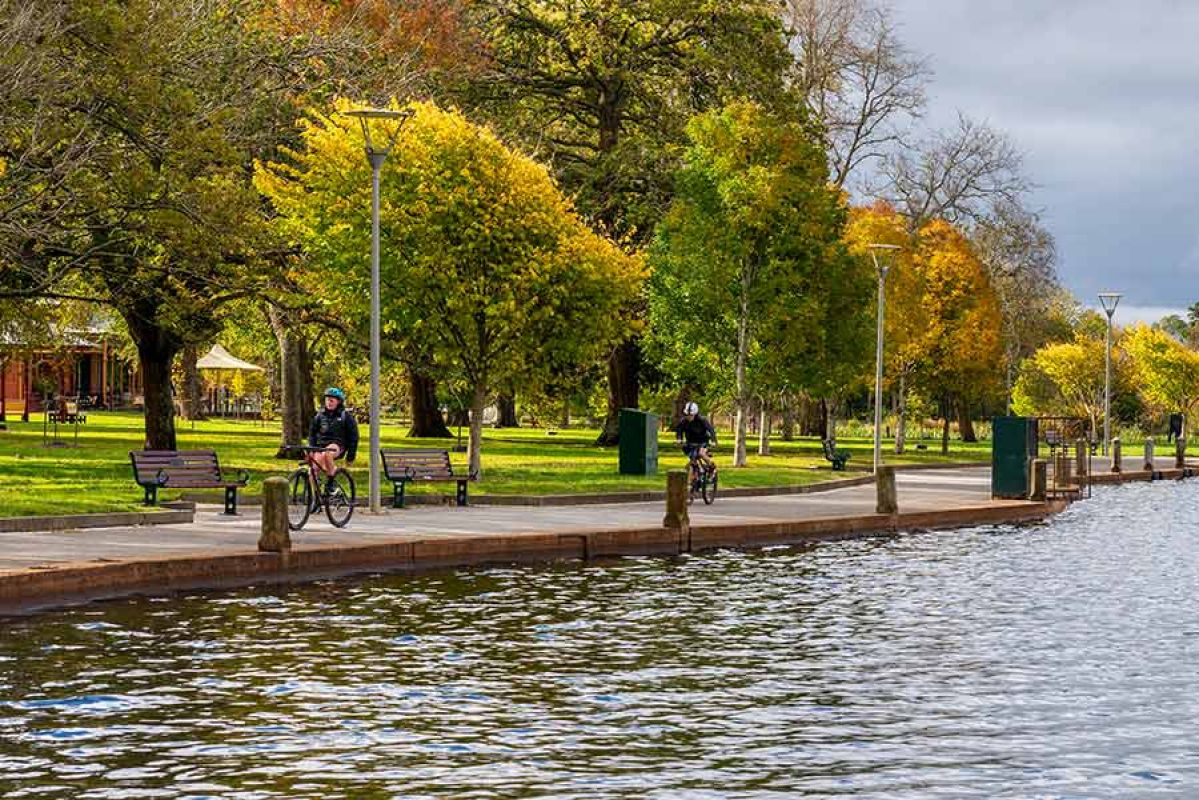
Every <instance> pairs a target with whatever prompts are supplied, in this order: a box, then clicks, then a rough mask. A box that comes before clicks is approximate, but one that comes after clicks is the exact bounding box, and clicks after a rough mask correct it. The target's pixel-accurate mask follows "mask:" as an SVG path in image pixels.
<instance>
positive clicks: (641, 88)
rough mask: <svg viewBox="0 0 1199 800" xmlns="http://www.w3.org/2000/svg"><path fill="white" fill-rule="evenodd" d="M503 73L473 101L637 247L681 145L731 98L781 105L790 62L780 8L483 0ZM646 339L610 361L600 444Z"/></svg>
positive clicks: (494, 60) (629, 399)
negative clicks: (690, 122)
mask: <svg viewBox="0 0 1199 800" xmlns="http://www.w3.org/2000/svg"><path fill="white" fill-rule="evenodd" d="M474 8H475V12H476V13H475V17H474V19H475V20H476V24H477V25H478V26H479V29H480V30H481V31H482V33H483V36H484V39H485V41H486V45H487V55H488V57H489V58H490V64H491V68H490V69H489V70H488V71H486V72H485V73H484V74H483V76H482V78H481V80H479V81H476V82H474V83H473V84H472V85H471V89H470V92H469V94H468V95H467V98H466V99H467V102H468V103H469V104H471V105H472V106H474V107H477V108H479V109H481V110H485V111H487V112H488V113H489V114H490V116H491V117H492V119H493V120H495V122H496V124H497V125H499V126H501V129H502V130H503V131H506V132H509V133H512V134H514V135H516V136H517V137H519V139H520V141H522V142H524V143H525V145H526V146H527V147H528V148H530V150H531V152H533V153H534V155H537V156H539V157H544V158H545V159H546V160H547V161H549V163H551V164H552V165H553V168H554V170H555V173H556V174H557V176H558V178H559V180H560V181H561V182H562V185H563V188H564V189H565V190H566V191H568V192H569V193H571V195H572V196H574V197H575V198H576V203H577V205H578V208H579V211H580V213H581V214H582V215H583V216H584V218H586V219H587V220H588V221H589V222H590V223H591V224H592V225H593V226H595V227H597V228H598V229H599V230H601V231H603V232H604V233H606V234H608V235H610V236H612V237H614V238H615V239H617V240H618V241H620V242H622V243H624V244H625V246H626V247H632V248H635V247H638V246H640V245H642V244H644V243H645V242H646V241H647V240H648V238H649V236H650V235H651V233H652V231H653V229H654V225H655V224H656V223H657V222H658V220H659V219H660V218H661V214H662V211H663V210H664V209H665V208H666V206H667V205H668V199H669V196H670V193H671V186H670V175H671V174H672V173H673V166H674V164H673V157H672V154H671V151H670V148H671V145H674V144H678V143H681V142H682V140H683V138H684V137H683V129H684V126H685V124H686V121H687V119H688V118H690V116H691V115H692V114H693V113H694V112H696V111H701V110H704V109H707V108H712V107H714V106H717V105H719V104H720V103H721V102H723V101H724V100H725V99H728V98H731V97H737V96H747V97H751V98H755V99H758V100H760V101H763V102H767V103H777V102H780V101H781V99H782V98H783V97H784V96H785V90H784V82H783V77H784V75H785V73H786V70H787V68H788V66H789V64H790V61H791V59H790V56H789V54H788V53H787V50H786V46H785V44H786V43H785V37H784V35H783V30H782V26H781V23H780V19H779V17H778V15H777V13H776V11H777V9H776V7H775V6H774V4H773V3H771V2H768V1H767V0H732V2H714V0H702V2H694V0H597V2H591V3H583V4H581V3H577V2H573V0H482V1H481V2H478V3H476V4H475V6H474ZM640 362H641V352H640V346H639V344H638V342H637V340H635V339H631V340H626V341H625V342H623V343H621V344H620V345H619V346H617V347H616V348H615V349H614V350H613V351H612V354H611V356H610V358H609V369H608V414H607V418H606V419H605V422H604V430H603V432H602V433H601V435H600V442H601V443H604V444H615V443H616V441H617V440H618V438H619V419H620V414H619V412H620V409H621V408H622V407H636V406H637V405H638V400H639V394H640V375H639V373H640Z"/></svg>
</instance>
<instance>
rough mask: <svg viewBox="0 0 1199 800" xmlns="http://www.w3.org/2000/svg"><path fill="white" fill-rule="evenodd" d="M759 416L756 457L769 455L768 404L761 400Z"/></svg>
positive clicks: (764, 399)
mask: <svg viewBox="0 0 1199 800" xmlns="http://www.w3.org/2000/svg"><path fill="white" fill-rule="evenodd" d="M761 409H762V412H761V416H760V417H759V422H758V455H760V456H768V455H770V403H769V402H767V400H766V398H765V397H763V398H762V405H761Z"/></svg>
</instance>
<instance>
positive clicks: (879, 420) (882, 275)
mask: <svg viewBox="0 0 1199 800" xmlns="http://www.w3.org/2000/svg"><path fill="white" fill-rule="evenodd" d="M868 247H869V250H870V257H871V258H872V259H873V260H874V268H875V270H877V272H878V331H877V341H876V343H875V349H874V471H875V472H876V473H877V472H878V468H879V466H880V465H881V464H882V463H883V456H882V438H881V435H882V426H883V315H884V308H885V304H886V295H885V293H884V290H885V288H886V285H887V272H888V271H890V269H891V260H892V259H893V258H894V257H895V253H896V252H897V251H898V250H899V245H896V244H871V245H868ZM880 254H881V255H882V259H881V260H880V259H879V255H880Z"/></svg>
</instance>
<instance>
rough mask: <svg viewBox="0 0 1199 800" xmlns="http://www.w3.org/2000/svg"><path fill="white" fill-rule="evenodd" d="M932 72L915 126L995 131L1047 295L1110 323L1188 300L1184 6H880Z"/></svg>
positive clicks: (1191, 291) (1194, 16) (955, 1)
mask: <svg viewBox="0 0 1199 800" xmlns="http://www.w3.org/2000/svg"><path fill="white" fill-rule="evenodd" d="M891 7H892V11H893V18H894V20H895V22H896V24H897V26H898V33H899V37H900V39H901V40H902V41H903V42H904V43H905V44H907V46H908V47H909V48H911V49H912V50H913V51H914V52H915V53H917V54H922V55H924V56H926V57H927V58H928V61H929V65H930V67H931V68H932V72H933V77H932V84H931V86H930V87H929V92H928V94H929V108H928V113H927V116H926V118H925V120H924V123H923V124H924V125H927V126H930V127H932V128H940V127H947V126H949V125H950V124H951V123H952V122H953V120H954V118H955V114H956V112H957V110H961V111H962V112H964V113H965V114H966V115H967V116H970V117H972V118H975V119H981V120H985V121H987V122H988V123H990V124H991V125H992V126H993V127H995V128H998V129H1000V130H1003V131H1005V132H1007V133H1008V134H1009V135H1010V136H1011V137H1012V139H1013V140H1014V142H1015V143H1016V145H1017V146H1018V147H1019V148H1020V150H1021V151H1022V152H1023V153H1024V155H1025V168H1026V172H1027V173H1028V175H1029V176H1030V177H1031V178H1032V180H1033V181H1034V182H1035V183H1036V184H1037V189H1036V190H1035V191H1034V193H1033V194H1032V196H1031V202H1030V205H1031V206H1032V207H1034V208H1038V209H1040V210H1041V211H1042V214H1043V215H1042V219H1043V221H1044V222H1045V224H1046V227H1048V228H1049V230H1050V231H1051V232H1052V233H1053V235H1054V237H1055V238H1056V240H1057V247H1058V274H1059V276H1060V278H1061V281H1062V283H1063V284H1065V286H1066V287H1067V288H1069V289H1070V290H1071V291H1072V292H1073V293H1074V294H1075V296H1077V297H1078V298H1079V300H1081V301H1082V302H1083V303H1085V304H1087V305H1091V306H1095V307H1097V306H1098V301H1097V299H1096V293H1097V292H1101V291H1117V292H1123V293H1124V297H1123V299H1122V300H1121V304H1120V306H1119V308H1118V310H1117V312H1116V317H1115V320H1116V322H1117V323H1118V324H1126V323H1129V322H1133V321H1138V320H1141V321H1149V322H1152V321H1155V320H1157V319H1159V318H1160V317H1162V316H1164V315H1165V314H1169V313H1183V310H1184V309H1185V308H1186V307H1187V306H1189V305H1190V304H1191V303H1192V302H1196V301H1199V285H1197V282H1196V280H1195V278H1196V276H1199V224H1197V223H1199V56H1197V55H1196V49H1195V43H1196V42H1197V41H1199V2H1193V0H1139V2H1135V3H1134V2H1128V0H1121V2H1112V1H1111V0H1006V2H998V1H997V0H891Z"/></svg>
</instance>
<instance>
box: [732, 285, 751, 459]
mask: <svg viewBox="0 0 1199 800" xmlns="http://www.w3.org/2000/svg"><path fill="white" fill-rule="evenodd" d="M748 360H749V280H748V277H746V276H745V275H743V276H742V279H741V302H740V308H739V309H738V313H737V358H736V362H735V363H736V366H735V367H734V371H735V372H734V377H735V379H736V385H737V397H736V403H737V429H736V433H735V434H734V438H733V466H734V467H744V466H745V465H746V458H745V429H746V422H747V420H746V416H747V415H748V413H749V391H748V389H747V387H746V380H745V368H746V362H747V361H748Z"/></svg>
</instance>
